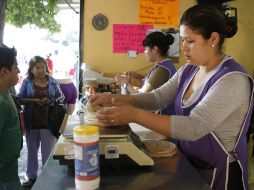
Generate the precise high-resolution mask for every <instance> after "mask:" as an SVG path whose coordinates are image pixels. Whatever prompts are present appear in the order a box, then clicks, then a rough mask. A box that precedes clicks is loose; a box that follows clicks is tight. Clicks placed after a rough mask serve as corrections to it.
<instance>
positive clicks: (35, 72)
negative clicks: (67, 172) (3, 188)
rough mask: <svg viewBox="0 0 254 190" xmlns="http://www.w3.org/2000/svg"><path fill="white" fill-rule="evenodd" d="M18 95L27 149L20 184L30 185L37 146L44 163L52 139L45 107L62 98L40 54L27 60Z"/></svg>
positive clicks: (36, 167) (36, 156)
mask: <svg viewBox="0 0 254 190" xmlns="http://www.w3.org/2000/svg"><path fill="white" fill-rule="evenodd" d="M18 97H19V100H20V102H21V104H24V120H25V130H26V142H27V149H28V156H27V172H26V175H27V177H28V180H27V181H25V182H24V183H23V186H30V185H32V184H33V183H34V182H35V180H36V177H37V171H38V150H39V147H41V156H42V165H44V164H45V162H46V160H47V159H48V157H49V155H50V152H51V151H52V149H53V147H54V145H55V142H56V138H55V137H54V136H53V134H52V133H51V131H50V126H49V125H48V123H47V112H48V107H49V105H50V104H52V103H53V102H56V101H61V102H63V100H64V96H63V94H62V92H61V90H60V87H59V84H58V83H57V81H56V80H55V79H54V78H52V77H50V76H49V72H48V67H47V62H46V60H45V59H43V58H42V57H40V56H34V57H33V58H32V59H31V60H30V62H29V68H28V77H27V78H26V79H25V80H24V81H23V83H22V86H21V89H20V92H19V94H18Z"/></svg>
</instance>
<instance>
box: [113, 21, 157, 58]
mask: <svg viewBox="0 0 254 190" xmlns="http://www.w3.org/2000/svg"><path fill="white" fill-rule="evenodd" d="M152 28H153V26H152V25H141V24H113V53H127V52H128V51H137V52H138V53H143V52H144V47H143V46H142V41H143V40H144V39H145V37H146V34H147V31H148V30H149V29H152Z"/></svg>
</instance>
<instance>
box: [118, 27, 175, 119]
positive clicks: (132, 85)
mask: <svg viewBox="0 0 254 190" xmlns="http://www.w3.org/2000/svg"><path fill="white" fill-rule="evenodd" d="M173 43H174V37H173V36H172V35H171V34H169V33H167V34H164V33H162V32H152V33H150V34H148V35H147V36H146V38H145V39H144V40H143V42H142V45H143V46H144V48H145V51H144V53H145V56H146V58H147V60H148V61H149V62H153V63H154V67H153V68H152V69H151V71H150V72H149V73H148V75H147V76H146V77H144V76H142V75H141V74H138V73H135V72H127V73H123V74H118V75H116V76H115V81H116V83H117V84H119V85H121V86H122V87H125V88H127V89H126V90H127V91H128V93H129V94H133V93H138V92H150V91H152V90H154V89H156V88H158V87H160V86H162V85H163V84H164V83H166V82H167V81H168V80H169V79H170V78H171V77H172V76H173V75H174V74H175V72H176V68H175V66H174V64H173V63H172V62H171V60H170V59H168V50H169V48H170V45H172V44H173ZM173 109H174V107H173V105H171V106H168V107H167V108H165V109H163V110H162V111H161V114H172V113H174V111H173Z"/></svg>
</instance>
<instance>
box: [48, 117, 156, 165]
mask: <svg viewBox="0 0 254 190" xmlns="http://www.w3.org/2000/svg"><path fill="white" fill-rule="evenodd" d="M79 125H80V120H79V116H74V115H70V116H67V118H65V119H64V121H63V124H62V127H61V129H60V131H61V132H62V135H61V136H60V137H59V140H58V142H57V144H56V148H55V150H54V154H53V158H54V159H59V160H60V161H61V159H63V158H64V160H73V159H74V152H73V128H74V127H76V126H79ZM99 149H100V150H99V151H100V156H101V158H102V159H103V162H104V163H107V162H109V161H110V162H111V163H112V162H120V163H121V162H122V163H123V162H125V161H126V158H127V159H128V160H131V161H132V162H133V163H135V164H137V165H139V166H152V165H154V161H153V159H152V158H151V157H150V156H148V154H147V151H146V148H145V147H144V145H143V143H142V141H141V139H140V138H139V136H137V135H136V134H135V133H134V132H133V131H132V130H131V128H130V127H129V125H126V126H118V127H100V139H99ZM60 158H61V159H60Z"/></svg>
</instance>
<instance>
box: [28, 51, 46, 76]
mask: <svg viewBox="0 0 254 190" xmlns="http://www.w3.org/2000/svg"><path fill="white" fill-rule="evenodd" d="M37 63H44V65H45V67H46V72H47V74H49V69H48V65H47V61H46V60H45V59H44V58H42V57H41V56H34V57H32V58H31V59H30V61H29V68H28V72H27V74H28V77H29V78H31V79H33V78H34V74H33V73H32V70H33V68H34V67H35V66H36V64H37Z"/></svg>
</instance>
